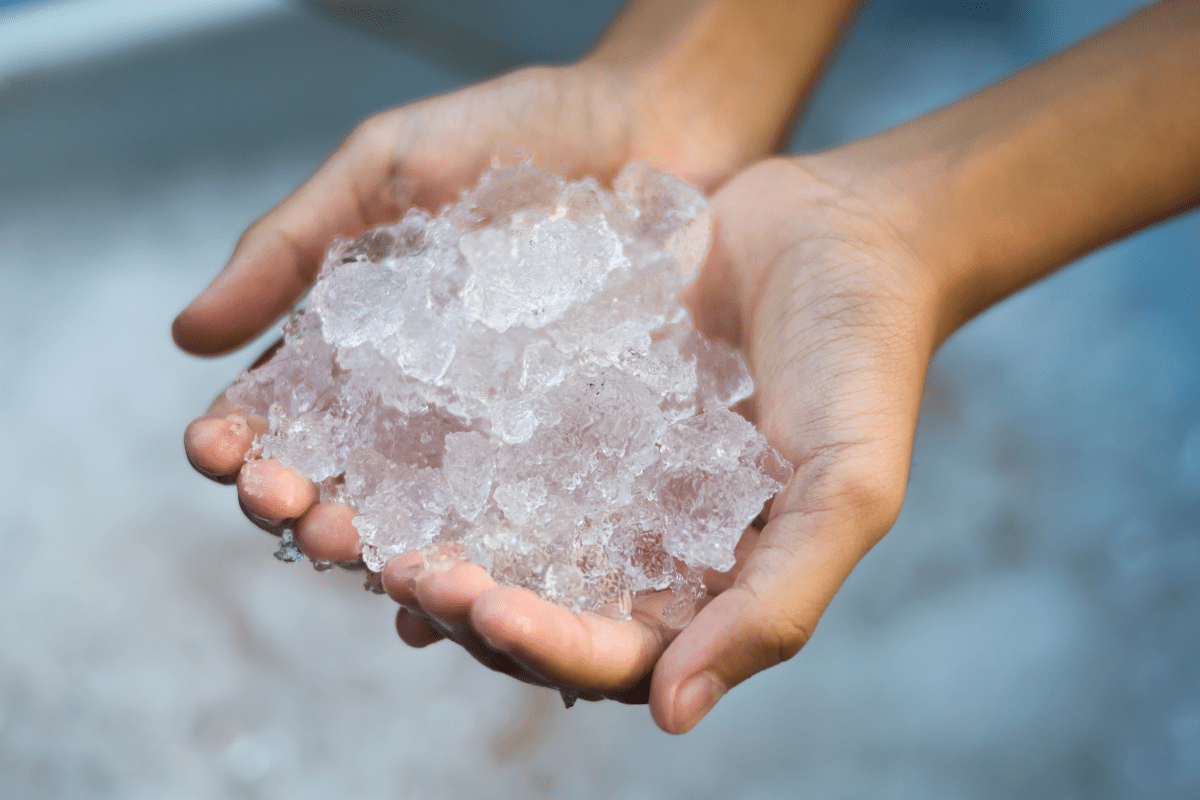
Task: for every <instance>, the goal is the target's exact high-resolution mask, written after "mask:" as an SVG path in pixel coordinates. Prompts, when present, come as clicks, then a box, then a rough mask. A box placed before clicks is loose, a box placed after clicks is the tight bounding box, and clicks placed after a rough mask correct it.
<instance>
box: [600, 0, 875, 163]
mask: <svg viewBox="0 0 1200 800" xmlns="http://www.w3.org/2000/svg"><path fill="white" fill-rule="evenodd" d="M857 5H858V0H632V2H631V3H630V4H629V5H628V6H627V7H626V8H625V10H624V11H623V12H622V14H621V15H620V16H619V17H618V19H617V20H616V22H615V23H614V24H613V26H612V28H611V29H610V31H609V32H608V33H607V34H606V35H605V37H604V38H603V39H602V40H601V42H600V43H599V44H598V45H597V47H596V49H595V51H594V52H593V53H592V54H591V55H590V56H589V57H588V59H586V60H585V63H588V64H593V65H599V66H605V67H612V66H618V67H620V68H621V69H624V70H628V71H629V72H630V74H631V76H632V79H633V80H634V81H636V83H637V91H638V93H639V96H640V100H641V102H642V103H643V108H642V112H643V113H642V117H641V118H642V120H643V124H644V125H646V126H650V127H654V126H659V127H662V128H665V129H668V132H669V133H672V132H673V133H677V134H678V136H677V137H676V138H677V139H678V141H679V142H680V145H679V146H680V147H684V148H694V149H696V150H706V151H708V152H713V151H719V156H720V159H719V160H721V161H724V162H727V163H728V168H729V169H734V168H737V167H741V166H744V165H745V164H748V163H750V162H752V161H754V160H757V159H758V158H761V157H763V156H765V155H768V154H769V153H771V152H772V151H774V150H775V149H776V148H777V147H778V146H779V144H780V142H781V141H782V139H783V137H784V136H785V135H786V133H787V131H788V128H789V127H790V124H791V121H792V119H793V117H794V116H795V114H796V112H797V110H798V109H799V107H800V105H801V104H802V102H803V100H804V98H805V96H806V95H807V94H808V92H809V91H810V90H811V88H812V87H813V85H814V84H815V83H816V80H817V78H818V77H819V75H820V71H821V68H822V66H823V65H824V63H825V62H826V60H827V59H828V57H829V55H830V54H831V53H832V52H833V50H834V48H835V46H836V44H837V41H838V39H839V38H840V36H841V34H842V32H843V31H844V30H845V28H846V27H847V25H848V23H849V22H850V19H851V17H852V16H853V13H854V10H855V8H856V6H857Z"/></svg>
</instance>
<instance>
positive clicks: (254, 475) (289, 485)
mask: <svg viewBox="0 0 1200 800" xmlns="http://www.w3.org/2000/svg"><path fill="white" fill-rule="evenodd" d="M237 487H238V499H239V500H241V502H242V506H243V507H244V508H245V509H246V510H247V511H249V512H251V513H252V514H255V515H257V516H258V517H261V518H262V519H267V520H285V519H296V518H298V517H300V516H302V515H303V514H304V512H306V511H308V509H309V508H310V507H311V506H312V505H313V503H315V502H317V486H316V484H314V483H313V482H312V481H310V480H308V479H307V478H304V477H303V476H301V475H300V473H298V472H296V470H294V469H292V468H291V467H285V466H284V465H283V464H281V463H279V462H278V461H275V460H274V459H264V460H260V461H249V462H247V463H246V464H245V465H244V466H243V467H242V468H241V470H240V471H239V472H238V478H237Z"/></svg>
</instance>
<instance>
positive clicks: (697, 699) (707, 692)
mask: <svg viewBox="0 0 1200 800" xmlns="http://www.w3.org/2000/svg"><path fill="white" fill-rule="evenodd" d="M724 694H725V689H724V688H723V687H722V686H721V685H720V684H719V683H718V682H717V680H716V678H714V677H713V676H712V675H710V674H709V673H707V672H701V673H700V674H699V675H693V676H692V677H690V678H688V680H687V682H686V683H684V684H683V686H681V687H679V691H678V692H677V693H676V694H675V726H676V729H677V731H678V732H679V733H687V732H688V731H690V730H691V729H692V728H694V727H695V726H696V723H697V722H699V721H700V720H701V719H703V717H704V715H705V714H707V713H708V712H709V710H710V709H711V708H712V707H713V706H715V705H716V704H717V701H718V700H720V699H721V696H722V695H724Z"/></svg>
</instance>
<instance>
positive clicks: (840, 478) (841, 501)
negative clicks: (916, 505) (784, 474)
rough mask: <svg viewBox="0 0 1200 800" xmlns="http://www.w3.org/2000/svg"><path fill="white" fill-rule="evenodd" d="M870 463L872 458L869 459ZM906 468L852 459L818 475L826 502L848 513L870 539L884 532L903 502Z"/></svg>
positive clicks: (873, 539) (893, 522) (890, 525)
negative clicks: (865, 462)
mask: <svg viewBox="0 0 1200 800" xmlns="http://www.w3.org/2000/svg"><path fill="white" fill-rule="evenodd" d="M871 461H872V462H874V461H875V460H874V459H872V460H871ZM906 475H907V469H899V470H896V469H888V468H880V466H879V465H878V464H876V463H870V464H864V463H863V462H862V461H852V462H850V463H848V464H843V465H841V466H840V467H838V468H836V469H830V470H828V471H826V473H825V475H823V476H822V481H821V482H822V483H823V484H824V486H823V487H822V491H821V494H822V495H823V496H824V497H826V498H828V500H827V502H828V503H829V504H831V505H832V504H836V506H837V507H839V508H840V509H844V510H845V512H847V513H849V514H851V515H852V518H853V520H854V523H855V524H854V525H853V529H854V530H857V531H865V532H867V533H868V534H869V538H870V539H871V541H872V542H874V541H876V540H878V539H879V538H881V537H882V536H883V535H884V534H885V533H887V532H888V531H889V530H890V529H891V527H892V525H893V524H895V522H896V518H897V517H899V516H900V508H901V506H902V505H903V503H904V490H905V483H904V481H905V476H906Z"/></svg>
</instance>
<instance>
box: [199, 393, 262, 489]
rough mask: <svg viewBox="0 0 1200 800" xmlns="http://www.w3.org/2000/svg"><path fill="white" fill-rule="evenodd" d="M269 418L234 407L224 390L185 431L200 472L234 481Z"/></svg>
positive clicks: (210, 476)
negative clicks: (247, 413)
mask: <svg viewBox="0 0 1200 800" xmlns="http://www.w3.org/2000/svg"><path fill="white" fill-rule="evenodd" d="M265 426H266V420H264V419H262V418H260V417H256V416H254V415H249V416H247V415H245V414H242V413H239V412H237V411H235V410H234V407H233V404H232V403H230V402H229V401H228V400H226V399H225V395H224V394H222V395H221V396H220V397H218V398H217V399H216V400H214V401H213V404H212V406H210V407H209V409H208V411H207V412H206V413H205V414H204V416H202V417H200V418H198V419H194V420H192V422H191V423H190V424H189V425H188V426H187V429H186V430H185V431H184V433H183V449H184V452H185V453H187V458H188V462H189V463H191V465H192V467H193V468H195V470H196V471H197V472H199V473H200V474H201V475H203V476H204V477H206V478H209V479H211V480H214V481H217V482H218V483H226V484H228V483H232V482H233V480H234V476H236V475H237V472H238V470H239V469H241V467H242V464H243V463H245V459H246V452H247V451H248V450H249V449H250V446H251V444H253V442H254V435H255V434H256V433H262V432H263V431H265V429H266V428H265Z"/></svg>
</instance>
